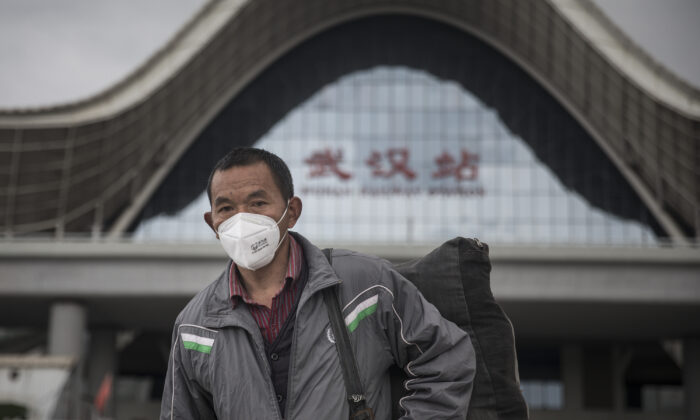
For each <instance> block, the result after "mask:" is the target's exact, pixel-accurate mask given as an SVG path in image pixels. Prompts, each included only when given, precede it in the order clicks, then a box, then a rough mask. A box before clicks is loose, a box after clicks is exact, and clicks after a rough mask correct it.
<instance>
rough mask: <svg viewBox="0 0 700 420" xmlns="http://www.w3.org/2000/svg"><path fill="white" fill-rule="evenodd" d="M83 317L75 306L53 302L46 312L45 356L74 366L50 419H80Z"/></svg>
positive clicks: (83, 336) (81, 312)
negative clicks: (71, 361)
mask: <svg viewBox="0 0 700 420" xmlns="http://www.w3.org/2000/svg"><path fill="white" fill-rule="evenodd" d="M86 325H87V314H86V310H85V308H84V307H83V306H82V305H81V304H79V303H76V302H56V303H54V304H53V305H51V309H50V311H49V331H48V353H49V354H50V355H60V356H71V357H73V358H74V366H75V368H74V369H73V371H72V372H70V376H69V378H68V382H67V384H66V387H65V388H64V389H63V391H62V392H61V395H60V397H59V401H58V402H57V404H56V409H55V412H54V414H53V416H52V418H54V417H55V418H83V417H84V416H83V404H82V401H81V398H80V396H81V395H82V387H83V380H82V375H83V354H84V352H85V347H84V346H85V340H86V333H85V328H86Z"/></svg>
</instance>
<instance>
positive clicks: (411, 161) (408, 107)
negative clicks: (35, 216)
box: [134, 66, 656, 245]
mask: <svg viewBox="0 0 700 420" xmlns="http://www.w3.org/2000/svg"><path fill="white" fill-rule="evenodd" d="M552 141H565V139H557V138H553V139H552ZM255 146H256V147H261V148H264V149H266V150H269V151H271V152H273V153H275V154H277V155H279V156H280V157H282V158H283V159H284V160H285V161H286V162H287V164H288V165H289V167H290V170H291V172H292V176H293V178H294V181H295V188H296V190H295V191H296V194H297V195H298V196H299V197H301V199H302V201H303V203H304V211H303V215H302V218H301V220H300V222H299V224H298V225H297V227H296V229H297V230H298V231H299V232H302V233H303V234H305V235H307V236H308V237H310V238H311V239H313V240H320V241H325V242H333V241H338V242H342V243H347V242H372V243H376V242H380V243H406V242H409V243H410V242H417V243H421V242H441V241H444V240H447V239H449V238H451V237H454V236H468V237H479V238H483V239H485V240H487V241H490V242H500V243H544V244H605V245H643V244H651V243H654V242H655V241H656V235H655V234H654V232H653V231H652V229H651V228H650V227H649V226H646V225H644V224H643V223H641V222H639V221H637V220H629V219H625V218H622V217H620V216H617V215H615V214H612V213H610V212H606V211H605V210H603V209H601V208H598V207H596V206H595V205H593V204H591V203H590V202H589V201H588V200H587V199H586V198H585V197H584V196H582V195H581V194H580V193H578V192H577V191H576V190H574V189H572V188H569V187H567V186H566V185H565V184H564V183H563V182H562V181H561V180H560V179H559V177H558V176H557V174H556V173H554V172H553V170H552V169H550V168H549V167H548V166H547V165H546V164H545V163H544V162H542V160H541V159H540V158H539V157H538V156H537V154H536V153H535V151H534V150H533V147H532V146H531V145H529V144H528V143H527V142H526V141H524V140H523V139H522V138H520V137H519V136H518V135H516V134H514V133H513V132H512V131H511V130H510V129H509V128H508V127H507V126H506V125H505V124H504V123H503V122H502V121H501V120H500V118H499V114H498V111H497V110H495V109H493V108H491V107H489V106H487V105H486V104H484V103H483V102H482V101H481V100H480V99H479V98H478V97H476V96H475V95H474V94H472V93H470V92H469V91H467V90H466V89H464V88H463V87H462V86H460V85H459V84H458V83H456V82H454V81H448V80H440V79H439V78H437V77H435V76H433V75H431V74H429V73H427V72H425V71H422V70H416V69H411V68H407V67H402V66H378V67H375V68H372V69H369V70H361V71H357V72H353V73H351V74H348V75H345V76H344V77H342V78H340V79H339V80H337V81H336V82H335V83H332V84H329V85H326V86H325V87H324V88H322V89H321V90H320V91H318V92H317V93H315V94H314V95H313V96H311V97H310V98H309V99H308V100H306V101H305V102H303V103H302V104H300V105H299V106H298V107H297V108H295V109H294V110H292V111H291V112H290V113H288V114H287V115H286V116H285V117H284V118H283V119H282V120H280V121H279V122H278V123H277V124H275V125H274V126H272V128H271V129H270V130H269V131H268V132H267V133H265V134H264V135H263V136H262V137H261V138H260V139H259V140H258V141H257V142H256V143H255ZM562 158H565V159H568V158H578V159H586V156H585V155H583V156H578V157H571V156H566V155H564V156H562ZM583 164H584V166H586V167H589V168H596V166H597V162H595V161H590V162H583ZM208 209H209V203H208V201H207V198H206V193H205V192H204V185H202V193H200V195H199V196H198V197H197V198H196V199H195V200H194V201H193V202H192V203H191V204H190V205H188V206H186V207H185V208H184V209H183V210H181V211H180V212H178V213H177V214H175V215H172V216H166V215H160V216H157V217H153V218H150V219H147V220H145V221H143V222H142V223H141V224H140V225H139V227H138V228H137V229H136V231H135V233H134V235H135V238H137V239H140V240H195V241H196V240H207V239H211V238H212V233H211V232H210V230H209V228H208V227H207V226H206V225H205V224H204V223H203V219H202V214H203V213H204V212H205V211H207V210H208Z"/></svg>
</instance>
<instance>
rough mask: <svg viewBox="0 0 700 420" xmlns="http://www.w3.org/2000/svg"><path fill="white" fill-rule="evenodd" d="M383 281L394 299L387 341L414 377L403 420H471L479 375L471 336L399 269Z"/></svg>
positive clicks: (404, 401)
mask: <svg viewBox="0 0 700 420" xmlns="http://www.w3.org/2000/svg"><path fill="white" fill-rule="evenodd" d="M383 277H384V278H383V281H384V282H388V287H389V288H390V289H391V290H392V292H393V294H394V296H393V302H392V304H391V306H392V307H391V308H386V307H385V308H383V312H384V317H385V323H386V324H385V325H386V327H387V328H386V332H387V339H388V340H389V344H390V347H391V351H392V353H393V355H394V360H395V361H396V363H397V365H399V366H400V367H401V368H403V370H404V371H405V372H406V374H407V375H408V380H407V381H406V382H405V383H404V386H405V388H406V391H407V395H406V396H405V397H404V398H402V399H401V401H400V402H399V405H400V406H401V408H402V409H403V413H402V414H403V416H402V417H401V419H424V418H431V419H457V418H465V417H466V412H467V406H468V405H469V400H470V398H471V392H472V386H473V381H474V375H475V372H476V356H475V353H474V348H473V347H472V343H471V340H470V339H469V335H468V334H467V333H466V332H464V331H463V330H462V329H460V328H459V327H457V326H456V325H455V324H454V323H452V322H450V321H448V320H446V319H444V318H443V317H442V316H441V315H440V313H439V312H438V310H437V309H436V308H435V306H433V305H432V304H431V303H430V302H428V301H426V300H425V298H424V297H423V295H422V294H421V293H420V291H418V289H416V287H415V286H414V285H413V284H412V283H410V282H409V281H408V280H406V279H405V278H404V277H403V276H401V275H400V274H399V273H397V272H396V271H395V270H394V269H393V268H391V267H388V266H387V267H386V268H385V272H384V276H383Z"/></svg>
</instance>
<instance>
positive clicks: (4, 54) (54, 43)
mask: <svg viewBox="0 0 700 420" xmlns="http://www.w3.org/2000/svg"><path fill="white" fill-rule="evenodd" d="M204 2H205V1H204V0H119V1H107V0H50V1H48V0H0V108H9V107H26V106H37V105H48V104H56V103H63V102H68V101H72V100H77V99H81V98H85V97H87V96H90V95H92V94H95V93H97V92H99V91H101V90H104V89H106V88H107V87H109V86H110V85H112V84H113V83H115V82H117V81H119V80H120V79H122V78H124V77H125V76H126V75H127V74H128V73H129V72H130V71H132V70H134V69H135V68H136V67H137V66H138V65H139V64H141V63H143V62H144V61H145V60H146V59H147V58H148V57H149V56H150V55H151V54H153V53H154V52H155V51H157V50H158V48H159V47H161V46H162V45H163V44H164V43H165V42H166V41H167V40H168V39H169V38H170V37H171V36H172V35H173V34H174V33H175V32H176V31H177V29H178V28H180V27H181V26H182V25H183V24H184V23H185V22H187V20H188V19H189V18H190V17H191V16H192V15H193V14H194V13H195V12H196V11H197V10H199V9H200V8H201V6H202V5H203V4H204ZM595 2H596V4H598V5H599V6H600V7H601V8H602V9H603V10H604V11H605V12H606V13H607V14H608V15H610V16H611V18H612V19H613V21H615V22H616V23H617V24H618V25H620V26H621V27H622V28H623V29H624V30H625V31H626V32H627V33H628V34H629V36H630V37H631V38H632V39H634V40H635V41H636V42H637V43H639V44H640V45H642V46H643V47H644V48H645V49H646V50H647V51H649V52H650V53H651V54H652V55H653V56H654V57H655V58H656V59H657V60H659V61H661V62H663V63H665V65H666V66H667V67H668V68H670V69H671V70H673V71H675V72H676V73H677V74H678V75H679V76H681V77H682V78H684V79H686V80H688V81H690V82H692V83H694V84H695V85H696V86H700V54H698V44H699V43H700V25H699V24H698V22H700V0H595Z"/></svg>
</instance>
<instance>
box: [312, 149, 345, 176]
mask: <svg viewBox="0 0 700 420" xmlns="http://www.w3.org/2000/svg"><path fill="white" fill-rule="evenodd" d="M342 160H343V151H342V150H340V149H339V150H338V151H337V152H335V153H332V152H331V150H330V149H325V150H322V151H319V152H315V153H314V154H312V155H311V157H309V158H307V159H306V160H304V162H305V163H307V164H308V165H311V172H309V176H311V177H312V178H315V177H320V176H327V175H336V176H337V177H338V178H340V179H342V180H347V179H350V178H352V174H350V173H348V172H344V171H343V170H341V169H340V168H339V167H338V164H340V162H341V161H342Z"/></svg>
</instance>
